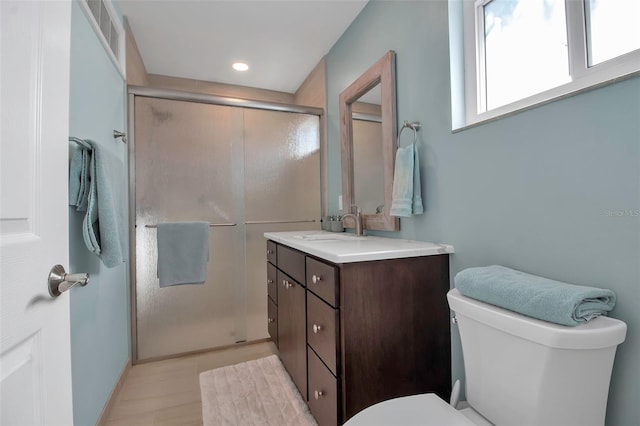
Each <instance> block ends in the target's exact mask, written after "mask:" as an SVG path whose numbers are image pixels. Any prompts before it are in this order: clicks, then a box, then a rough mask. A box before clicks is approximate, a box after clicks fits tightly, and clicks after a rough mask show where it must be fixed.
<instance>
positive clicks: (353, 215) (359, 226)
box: [342, 206, 364, 237]
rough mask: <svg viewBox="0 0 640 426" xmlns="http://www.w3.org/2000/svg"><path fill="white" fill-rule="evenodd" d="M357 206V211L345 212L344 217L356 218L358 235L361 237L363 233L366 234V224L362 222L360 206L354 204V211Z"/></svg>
mask: <svg viewBox="0 0 640 426" xmlns="http://www.w3.org/2000/svg"><path fill="white" fill-rule="evenodd" d="M354 207H355V211H356V212H355V213H347V214H343V215H342V219H345V218H347V217H350V218H352V219H353V220H354V222H355V223H356V236H358V237H360V236H362V235H364V232H363V230H364V226H363V223H362V211H361V210H360V209H359V208H358V206H352V209H351V210H352V211H353V210H354Z"/></svg>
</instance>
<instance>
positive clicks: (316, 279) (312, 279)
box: [311, 274, 322, 284]
mask: <svg viewBox="0 0 640 426" xmlns="http://www.w3.org/2000/svg"><path fill="white" fill-rule="evenodd" d="M311 281H313V283H314V284H318V283H319V282H320V281H322V277H321V276H320V275H316V274H313V276H312V277H311Z"/></svg>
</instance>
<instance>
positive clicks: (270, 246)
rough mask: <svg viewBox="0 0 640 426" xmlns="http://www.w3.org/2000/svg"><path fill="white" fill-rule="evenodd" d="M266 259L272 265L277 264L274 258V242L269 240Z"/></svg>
mask: <svg viewBox="0 0 640 426" xmlns="http://www.w3.org/2000/svg"><path fill="white" fill-rule="evenodd" d="M267 260H268V261H269V262H271V263H273V264H274V265H276V264H277V262H276V260H277V258H276V243H274V242H273V241H271V240H268V241H267Z"/></svg>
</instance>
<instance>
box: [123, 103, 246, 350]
mask: <svg viewBox="0 0 640 426" xmlns="http://www.w3.org/2000/svg"><path fill="white" fill-rule="evenodd" d="M135 99H136V100H135V170H136V176H135V182H136V183H135V189H136V230H135V232H136V315H137V353H138V359H139V360H143V359H151V358H158V357H165V356H169V355H173V354H178V353H186V352H192V351H198V350H203V349H208V348H212V347H220V346H226V345H231V344H234V343H236V342H238V341H243V340H245V339H246V320H245V311H246V308H245V305H244V302H243V300H242V299H243V297H244V293H245V292H246V290H245V288H244V287H245V286H244V284H243V280H241V279H238V277H237V276H236V273H237V272H236V271H242V270H243V269H244V235H243V230H242V228H243V226H240V225H242V224H237V218H238V217H241V215H240V214H239V213H240V212H241V210H242V200H241V199H239V197H238V196H237V194H238V193H242V192H243V191H242V188H243V187H242V185H243V183H242V180H243V176H242V170H241V169H240V170H238V168H237V167H235V166H234V165H237V164H242V162H243V158H242V156H243V152H242V136H243V135H242V110H241V109H239V108H232V107H224V106H216V105H207V104H199V103H192V102H182V101H174V100H165V99H155V98H145V97H140V96H136V98H135ZM168 221H207V222H210V223H212V224H220V225H233V224H235V225H236V226H214V227H210V228H209V229H210V245H209V253H210V255H209V262H208V270H207V277H206V282H205V283H204V285H180V286H173V287H164V288H160V287H159V284H158V278H157V248H156V229H155V228H154V227H153V226H155V225H156V224H157V223H160V222H168Z"/></svg>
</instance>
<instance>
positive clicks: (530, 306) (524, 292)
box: [454, 265, 616, 326]
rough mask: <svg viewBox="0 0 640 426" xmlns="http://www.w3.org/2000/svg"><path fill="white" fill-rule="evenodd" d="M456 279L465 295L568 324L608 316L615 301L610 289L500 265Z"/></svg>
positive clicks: (470, 269) (464, 273)
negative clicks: (549, 277)
mask: <svg viewBox="0 0 640 426" xmlns="http://www.w3.org/2000/svg"><path fill="white" fill-rule="evenodd" d="M454 281H455V285H456V288H457V289H458V290H460V293H462V294H463V295H465V296H468V297H471V298H474V299H477V300H480V301H482V302H486V303H490V304H492V305H496V306H500V307H502V308H505V309H509V310H511V311H515V312H518V313H521V314H523V315H527V316H530V317H534V318H538V319H541V320H544V321H549V322H554V323H557V324H562V325H568V326H576V325H580V324H581V323H584V322H587V321H589V320H591V319H593V318H596V317H598V316H600V315H607V312H609V311H611V310H612V309H613V307H614V306H615V304H616V295H615V293H614V292H613V291H611V290H607V289H602V288H595V287H586V286H579V285H573V284H567V283H563V282H560V281H554V280H550V279H548V278H543V277H539V276H536V275H530V274H527V273H524V272H520V271H516V270H514V269H510V268H505V267H504V266H498V265H493V266H486V267H479V268H469V269H465V270H463V271H460V272H458V274H456V276H455V278H454Z"/></svg>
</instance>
